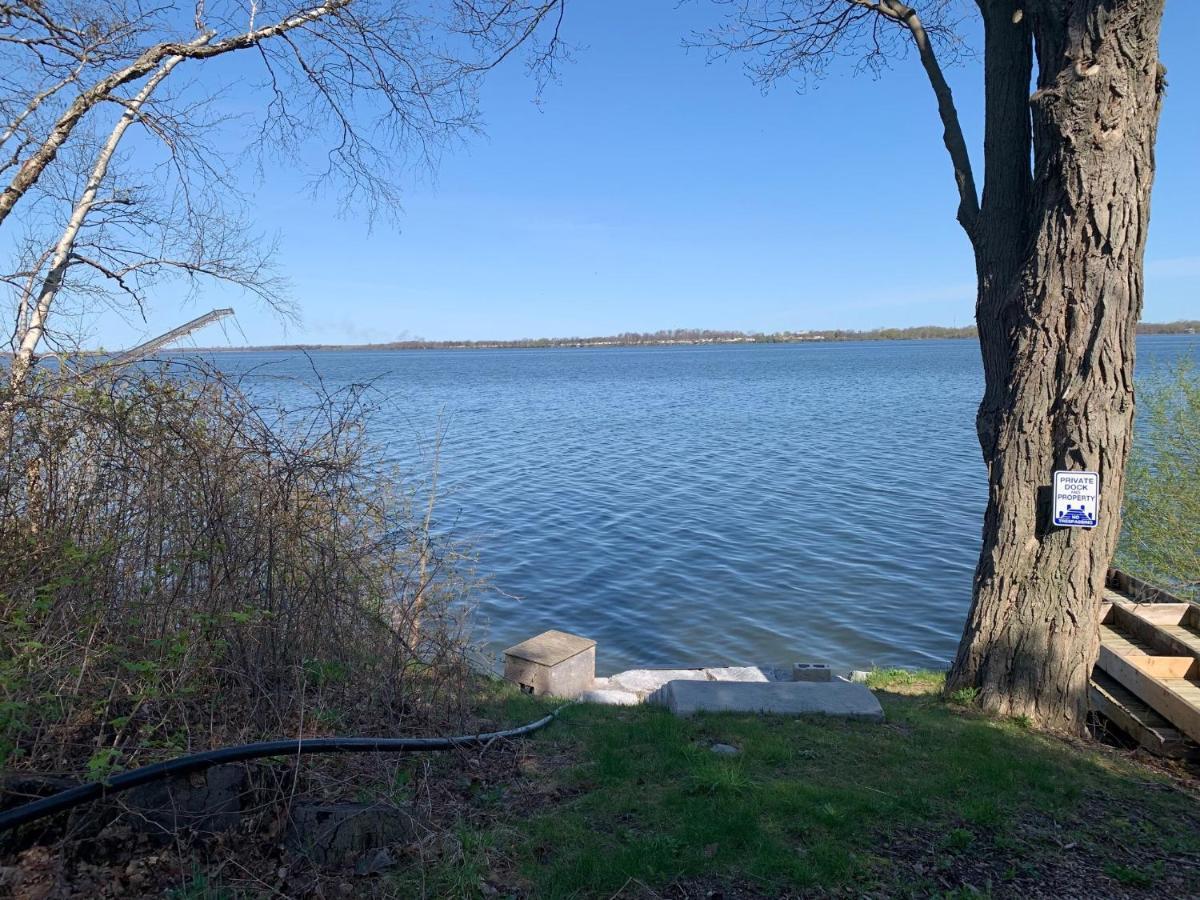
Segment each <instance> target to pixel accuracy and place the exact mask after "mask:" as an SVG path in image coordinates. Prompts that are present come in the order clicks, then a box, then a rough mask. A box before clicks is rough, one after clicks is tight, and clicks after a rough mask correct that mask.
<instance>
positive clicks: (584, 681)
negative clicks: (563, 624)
mask: <svg viewBox="0 0 1200 900" xmlns="http://www.w3.org/2000/svg"><path fill="white" fill-rule="evenodd" d="M504 677H505V678H506V679H508V680H509V681H511V682H514V683H515V684H519V685H520V686H521V690H523V691H525V692H526V693H529V694H538V695H542V694H549V695H551V696H554V697H578V696H579V695H580V694H582V693H583V692H584V691H587V690H591V688H592V682H593V681H595V680H596V642H595V641H593V640H589V639H588V638H584V637H580V636H579V635H577V634H567V633H566V632H565V631H545V632H542V633H541V634H539V635H538V636H537V637H532V638H530V639H529V640H527V641H522V642H521V643H519V644H517V645H516V646H515V647H509V648H508V649H507V650H505V651H504Z"/></svg>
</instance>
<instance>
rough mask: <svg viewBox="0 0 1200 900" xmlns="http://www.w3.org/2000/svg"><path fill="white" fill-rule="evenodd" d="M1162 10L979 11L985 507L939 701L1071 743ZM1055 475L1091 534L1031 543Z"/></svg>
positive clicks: (1091, 625) (1127, 3)
mask: <svg viewBox="0 0 1200 900" xmlns="http://www.w3.org/2000/svg"><path fill="white" fill-rule="evenodd" d="M1163 2H1164V0H1030V2H1028V3H1024V4H1022V3H1014V2H1012V0H980V7H981V9H982V11H983V14H984V21H985V29H986V32H985V33H986V38H985V83H986V94H987V99H986V107H987V109H986V118H987V122H986V135H985V163H986V173H985V174H986V180H985V185H984V195H983V203H982V208H981V214H980V218H979V223H978V226H977V228H975V229H974V231H973V232H972V233H971V237H972V243H973V245H974V248H975V257H976V266H977V270H978V276H979V292H978V301H977V309H976V318H977V322H978V325H979V341H980V347H981V350H982V354H983V363H984V372H985V395H984V399H983V402H982V403H981V405H980V408H979V415H978V420H977V429H978V433H979V442H980V446H981V448H982V450H983V456H984V460H985V462H986V463H987V467H988V483H989V496H988V506H987V513H986V517H985V521H984V530H983V549H982V552H981V554H980V559H979V565H978V568H977V570H976V574H975V589H974V598H973V602H972V605H971V610H970V613H969V616H968V620H967V625H966V628H965V630H964V633H963V638H962V642H961V644H960V646H959V651H958V655H957V658H956V659H955V662H954V666H953V668H952V670H951V672H950V676H949V679H948V684H947V686H948V689H949V690H956V689H961V688H975V689H977V690H978V691H979V697H980V702H981V703H982V705H983V706H984V707H985V708H986V709H988V710H990V711H992V712H994V713H999V714H1005V715H1021V716H1027V717H1029V718H1030V719H1031V720H1032V721H1033V722H1034V723H1036V724H1038V725H1040V726H1042V727H1046V728H1051V729H1057V730H1063V731H1072V732H1079V731H1081V730H1082V728H1083V725H1084V718H1085V715H1086V712H1087V682H1088V676H1089V673H1090V672H1091V668H1092V665H1093V663H1094V661H1095V659H1096V654H1097V651H1098V637H1097V632H1098V628H1097V625H1098V615H1099V610H1100V603H1101V596H1102V593H1103V588H1104V578H1105V572H1106V569H1107V567H1108V564H1109V561H1110V560H1111V559H1112V556H1113V553H1114V551H1115V549H1116V545H1117V539H1118V536H1119V534H1120V500H1121V492H1122V487H1123V481H1124V473H1125V463H1126V460H1127V458H1128V454H1129V448H1130V442H1131V437H1132V432H1131V426H1132V420H1133V363H1134V335H1135V328H1136V325H1137V321H1138V318H1139V316H1140V313H1141V309H1142V259H1143V251H1144V248H1145V241H1146V232H1147V226H1148V223H1149V212H1150V209H1149V201H1150V188H1151V183H1152V181H1153V175H1154V141H1155V135H1156V131H1157V126H1158V118H1159V108H1160V104H1161V100H1162V95H1163V90H1164V86H1165V82H1164V77H1163V69H1162V67H1161V66H1160V65H1159V61H1158V35H1159V27H1160V24H1161V20H1162V13H1163ZM1034 52H1036V61H1037V90H1036V91H1035V92H1034V93H1033V95H1032V97H1028V96H1027V85H1028V84H1029V80H1030V75H1031V71H1032V62H1033V60H1032V55H1033V53H1034ZM1030 108H1032V115H1031V114H1030ZM1031 148H1032V156H1033V171H1032V173H1030V170H1029V160H1030V150H1031ZM1056 469H1076V470H1090V471H1095V472H1099V473H1100V478H1101V490H1102V500H1101V508H1100V512H1099V524H1098V526H1097V527H1096V528H1094V529H1080V528H1062V529H1060V528H1052V527H1048V524H1047V523H1048V518H1049V515H1048V513H1049V511H1048V506H1047V504H1046V503H1045V499H1044V497H1040V496H1039V489H1044V486H1045V485H1047V484H1048V483H1049V481H1050V476H1051V474H1052V473H1053V471H1054V470H1056Z"/></svg>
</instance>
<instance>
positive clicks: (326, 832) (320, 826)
mask: <svg viewBox="0 0 1200 900" xmlns="http://www.w3.org/2000/svg"><path fill="white" fill-rule="evenodd" d="M419 824H420V822H419V819H418V818H417V817H416V816H415V815H414V814H413V812H412V811H411V810H408V809H401V808H399V807H396V806H389V805H387V804H383V803H372V804H367V803H321V802H319V801H315V800H299V801H297V802H296V803H294V804H292V809H291V815H290V817H289V821H288V829H287V833H286V834H285V836H284V842H283V843H284V846H285V847H287V848H288V849H289V850H291V851H292V852H293V853H297V854H300V855H302V856H304V857H305V858H306V859H308V860H310V861H311V862H313V863H315V864H316V865H318V866H342V865H346V864H348V863H351V862H353V861H354V860H356V859H361V858H362V857H364V856H366V855H368V854H369V855H370V856H371V858H372V860H373V859H374V858H375V857H376V856H377V853H376V851H378V850H380V849H381V848H383V847H386V846H387V845H388V844H394V843H397V842H399V841H411V840H413V839H414V838H416V837H417V836H418V830H419Z"/></svg>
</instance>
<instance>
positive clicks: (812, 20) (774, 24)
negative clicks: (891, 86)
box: [686, 0, 979, 241]
mask: <svg viewBox="0 0 1200 900" xmlns="http://www.w3.org/2000/svg"><path fill="white" fill-rule="evenodd" d="M718 2H720V3H722V4H723V5H725V6H728V7H730V8H731V12H730V13H729V14H728V17H727V24H726V26H725V27H723V28H719V29H715V30H713V31H710V32H708V33H705V34H701V35H697V36H695V37H694V38H693V39H692V40H691V41H688V42H686V44H687V45H688V46H693V47H702V48H705V49H706V50H708V52H709V53H710V55H714V56H728V55H731V54H735V53H736V54H745V55H748V56H749V57H750V62H749V65H748V68H749V70H750V73H751V76H752V77H753V78H754V80H755V81H756V82H757V83H759V84H760V85H762V86H764V87H767V86H770V85H773V84H775V83H776V82H778V81H780V80H782V79H784V78H793V77H795V78H800V79H804V78H806V77H817V78H819V77H821V76H823V75H824V74H825V73H826V71H827V69H828V66H829V65H830V63H831V61H832V60H834V59H837V58H839V57H850V58H853V59H854V60H855V63H854V65H855V68H856V69H866V70H869V71H872V72H874V73H876V74H878V73H880V72H882V71H883V69H884V68H885V67H886V65H887V62H888V60H889V59H890V58H893V57H902V56H904V55H905V54H906V52H907V51H908V49H909V48H910V47H915V48H916V50H917V54H918V56H919V57H920V60H921V66H922V68H923V69H924V70H925V74H926V76H927V77H928V79H929V83H930V85H931V87H932V88H933V92H934V96H935V98H936V99H937V104H938V115H939V116H940V118H941V121H942V127H943V141H944V143H945V145H946V150H947V152H948V153H949V155H950V161H951V165H952V169H953V174H954V182H955V186H956V188H957V191H958V196H959V204H958V221H959V223H960V224H961V225H962V227H963V229H964V230H965V231H966V232H967V235H968V236H969V237H970V238H971V239H972V241H974V240H975V235H976V233H977V227H978V219H979V196H978V192H977V188H976V185H975V176H974V173H973V172H972V168H971V158H970V154H969V153H968V152H967V145H966V141H965V139H964V137H963V132H962V126H961V124H960V122H959V119H958V111H957V110H956V109H955V106H954V97H953V94H952V92H951V90H950V85H949V84H948V83H947V81H946V78H945V75H944V73H943V71H942V67H941V64H940V62H939V59H938V54H937V52H936V50H935V44H940V45H941V47H942V48H943V49H948V50H950V51H951V52H952V53H958V52H960V51H961V44H960V43H959V41H958V38H957V35H956V33H955V28H954V24H955V23H954V22H953V21H952V19H951V18H950V16H949V12H948V11H949V7H950V0H930V2H929V4H928V5H929V7H930V8H931V10H932V13H933V15H932V18H931V20H930V21H928V22H927V21H925V20H923V19H922V18H921V17H920V16H918V15H917V12H916V10H915V9H914V8H913V7H911V6H908V5H906V4H904V3H901V2H899V0H718Z"/></svg>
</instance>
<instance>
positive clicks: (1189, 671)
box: [1128, 655, 1196, 681]
mask: <svg viewBox="0 0 1200 900" xmlns="http://www.w3.org/2000/svg"><path fill="white" fill-rule="evenodd" d="M1128 659H1129V660H1130V662H1132V663H1133V664H1134V665H1135V666H1137V667H1138V668H1139V669H1141V670H1142V671H1143V672H1145V673H1146V674H1147V675H1152V676H1154V677H1155V678H1161V679H1163V680H1164V681H1169V680H1175V679H1178V680H1180V681H1183V680H1186V679H1187V678H1188V677H1190V676H1194V675H1195V674H1196V673H1195V666H1196V661H1195V660H1194V659H1192V658H1191V657H1190V656H1141V655H1139V656H1131V657H1128Z"/></svg>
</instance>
